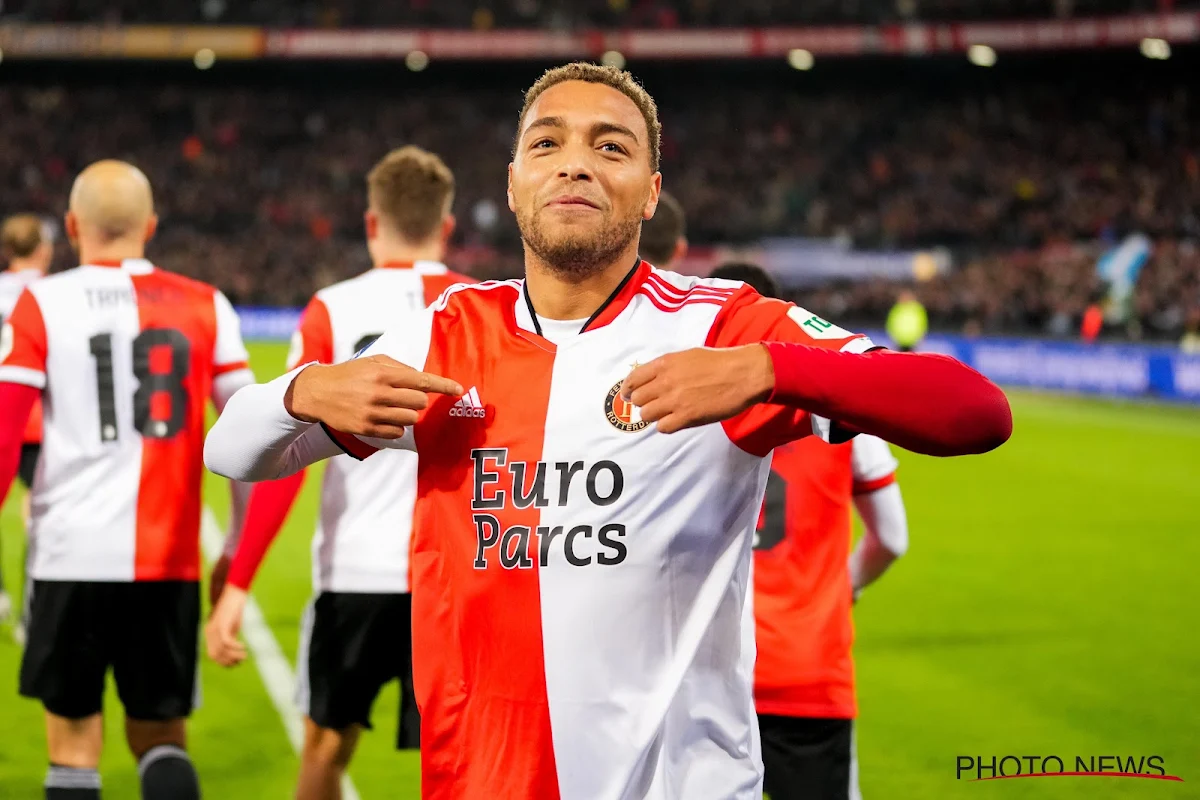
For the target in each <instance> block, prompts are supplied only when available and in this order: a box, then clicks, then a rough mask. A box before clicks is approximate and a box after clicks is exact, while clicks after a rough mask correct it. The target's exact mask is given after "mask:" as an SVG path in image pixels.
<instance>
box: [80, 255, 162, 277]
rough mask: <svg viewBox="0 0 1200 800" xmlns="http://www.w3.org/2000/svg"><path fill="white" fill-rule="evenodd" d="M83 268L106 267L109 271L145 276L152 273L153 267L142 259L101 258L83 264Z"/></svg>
mask: <svg viewBox="0 0 1200 800" xmlns="http://www.w3.org/2000/svg"><path fill="white" fill-rule="evenodd" d="M82 266H85V267H108V268H109V269H119V270H123V271H125V272H130V273H133V274H134V275H145V274H146V273H148V272H153V271H154V265H153V264H151V263H150V262H149V261H147V260H146V259H144V258H125V259H115V258H114V259H108V258H102V259H97V260H95V261H92V262H90V263H88V264H83V265H82Z"/></svg>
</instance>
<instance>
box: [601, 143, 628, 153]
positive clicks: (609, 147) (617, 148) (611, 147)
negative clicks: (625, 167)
mask: <svg viewBox="0 0 1200 800" xmlns="http://www.w3.org/2000/svg"><path fill="white" fill-rule="evenodd" d="M600 149H601V150H603V151H604V152H606V153H621V154H624V153H625V148H624V147H621V145H619V144H617V143H616V142H605V143H604V144H602V145H600Z"/></svg>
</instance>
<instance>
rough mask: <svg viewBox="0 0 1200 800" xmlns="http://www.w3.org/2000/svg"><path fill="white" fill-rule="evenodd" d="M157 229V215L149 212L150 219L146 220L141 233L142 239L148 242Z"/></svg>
mask: <svg viewBox="0 0 1200 800" xmlns="http://www.w3.org/2000/svg"><path fill="white" fill-rule="evenodd" d="M157 230H158V215H157V214H151V215H150V219H148V220H146V230H145V232H144V233H143V234H142V241H143V242H148V241H150V240H151V239H153V238H154V232H155V231H157Z"/></svg>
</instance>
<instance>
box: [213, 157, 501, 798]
mask: <svg viewBox="0 0 1200 800" xmlns="http://www.w3.org/2000/svg"><path fill="white" fill-rule="evenodd" d="M367 194H368V210H367V213H366V228H367V248H368V250H369V251H370V254H371V262H372V264H374V269H371V270H370V271H368V272H366V273H363V274H362V275H359V276H358V277H356V278H351V279H350V280H346V281H342V282H341V283H336V284H334V285H333V286H330V287H328V288H326V289H322V290H321V291H319V292H317V294H316V296H315V297H313V299H312V301H311V302H310V303H309V304H308V307H307V308H306V309H305V310H304V315H303V317H302V319H301V321H300V329H299V330H298V331H297V332H296V335H295V337H293V343H292V352H291V353H290V354H289V357H288V365H287V367H288V369H289V370H291V369H294V368H295V367H296V366H298V365H300V364H305V363H309V362H313V361H316V362H320V363H322V364H331V363H335V362H338V361H345V360H347V359H349V358H350V357H351V356H353V355H354V354H355V353H357V352H358V351H359V350H361V349H362V348H364V347H366V346H367V345H368V344H370V343H371V342H372V341H374V340H375V338H376V337H378V336H379V334H380V333H381V332H382V331H383V330H385V329H386V328H388V327H389V326H390V325H391V324H393V323H394V321H395V320H396V319H397V318H400V317H403V316H404V315H405V314H409V313H413V312H416V311H420V310H421V309H424V308H425V306H427V305H429V303H431V302H433V301H434V300H436V299H437V298H438V296H439V295H441V293H442V292H443V291H444V290H445V289H446V288H447V287H448V286H451V285H453V284H455V283H461V282H473V281H471V279H469V278H465V277H463V276H461V275H456V274H455V273H452V272H449V271H448V270H447V269H446V267H445V265H443V264H442V263H441V262H442V259H443V258H444V256H445V252H446V243H447V241H448V240H449V239H450V234H451V233H452V232H453V231H454V217H453V216H451V214H450V206H451V203H452V202H453V199H454V176H453V174H451V172H450V170H449V168H447V167H446V165H445V164H444V163H442V160H441V159H440V158H438V157H437V156H436V155H434V154H433V153H429V152H426V151H425V150H421V149H420V148H417V147H404V148H401V149H399V150H394V151H392V152H391V153H389V154H388V155H387V156H386V157H385V158H384V159H383V160H382V161H380V162H379V163H378V164H377V165H376V166H375V168H374V169H373V170H372V171H371V174H370V176H369V177H368V179H367ZM460 410H463V411H465V412H466V413H465V414H464V415H469V414H470V412H471V410H472V409H471V408H469V407H462V408H460ZM480 413H482V409H480ZM303 480H304V473H303V472H300V473H297V474H296V475H295V476H293V477H291V478H285V479H283V480H279V481H274V482H271V483H266V484H262V485H260V486H258V487H256V488H255V490H254V493H253V495H252V496H251V501H250V507H249V510H248V512H247V516H246V525H245V529H244V532H243V534H242V537H241V542H240V544H238V545H237V546H236V554H235V555H234V556H233V558H232V564H231V565H230V566H229V572H228V579H227V583H226V586H225V591H224V592H223V593H222V594H221V596H220V600H219V601H218V602H217V605H216V610H215V612H214V613H213V617H212V619H211V620H210V621H209V623H208V625H207V627H206V632H207V639H208V647H209V653H210V655H211V656H212V657H213V658H214V659H216V660H217V661H219V662H220V663H222V664H225V665H226V666H229V665H232V664H235V663H237V662H239V661H241V660H242V659H243V658H245V649H244V646H243V645H242V644H241V643H240V642H239V641H238V640H237V632H238V629H239V628H240V626H241V620H242V611H243V609H244V608H245V604H246V592H247V591H248V590H249V588H250V583H251V581H252V580H253V577H254V573H255V572H256V571H257V569H258V566H259V564H260V563H261V562H262V558H263V556H264V555H265V554H266V550H267V548H268V547H269V546H270V543H271V541H272V540H273V539H274V537H275V536H276V534H278V532H279V529H280V527H281V526H282V525H283V521H284V519H285V518H286V516H287V514H288V510H289V509H290V508H291V505H292V502H293V501H294V500H295V498H296V495H297V493H298V492H299V491H300V487H301V484H302V483H303ZM416 494H417V458H416V454H414V453H408V452H403V451H397V450H389V451H388V452H386V453H380V454H378V455H377V456H376V457H375V458H372V459H370V460H369V461H364V462H359V461H357V460H356V459H354V458H353V457H352V456H350V455H342V456H337V457H336V458H333V459H331V460H330V462H329V464H328V466H327V467H326V469H325V479H324V482H323V484H322V489H321V515H320V519H319V522H318V525H317V532H316V535H315V537H314V538H313V590H314V591H315V592H316V597H315V598H314V600H313V601H312V603H311V604H310V605H309V607H308V608H307V609H306V612H305V618H304V621H303V623H302V629H303V632H304V634H303V635H304V638H303V641H302V643H301V649H300V656H299V662H300V664H299V673H300V675H299V690H298V693H299V697H298V698H297V699H298V701H299V703H300V706H301V710H302V711H303V712H304V714H305V715H306V721H305V736H304V751H303V753H302V756H301V767H300V780H299V789H298V791H297V797H299V798H301V800H317V798H336V797H340V789H339V786H340V781H341V776H342V774H343V773H344V772H345V770H346V767H347V766H348V765H349V763H350V758H351V756H352V755H353V753H354V748H355V745H356V744H357V742H358V737H359V734H360V732H361V731H362V729H363V728H364V727H370V717H371V706H372V704H373V703H374V702H375V698H376V697H377V696H378V694H379V691H380V689H381V688H382V687H383V685H384V684H385V683H387V682H388V681H391V680H392V679H395V678H398V679H399V680H400V686H401V694H400V702H401V711H400V731H399V734H398V741H397V744H398V746H399V747H401V748H415V747H418V746H419V742H420V718H419V717H418V714H417V707H416V700H415V698H414V697H413V691H412V632H411V628H412V602H411V597H410V595H409V566H408V550H409V537H410V533H411V528H412V522H413V505H414V503H415V501H416ZM231 549H232V548H231V547H229V546H228V544H227V547H226V550H227V551H229V550H231ZM227 560H228V557H225V559H223V561H227ZM222 571H223V566H222V565H220V564H219V565H218V567H217V569H216V572H215V574H214V581H213V583H214V587H215V588H214V591H216V592H219V591H220V586H219V584H220V583H221V582H222V575H221V572H222Z"/></svg>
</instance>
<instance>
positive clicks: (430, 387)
mask: <svg viewBox="0 0 1200 800" xmlns="http://www.w3.org/2000/svg"><path fill="white" fill-rule="evenodd" d="M388 366H389V367H391V368H392V372H390V373H389V375H388V385H389V386H391V387H392V388H394V389H416V390H417V391H419V392H427V393H430V394H448V395H453V396H455V397H458V396H459V395H461V394H462V393H463V388H462V386H460V385H459V383H458V381H452V380H450V379H449V378H443V377H442V376H441V375H434V374H433V373H432V372H419V371H417V370H415V369H413V368H412V367H406V366H404V365H403V364H400V363H398V362H397V363H396V364H395V365H391V364H389V365H388Z"/></svg>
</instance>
